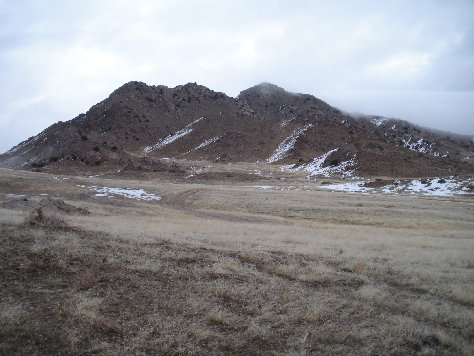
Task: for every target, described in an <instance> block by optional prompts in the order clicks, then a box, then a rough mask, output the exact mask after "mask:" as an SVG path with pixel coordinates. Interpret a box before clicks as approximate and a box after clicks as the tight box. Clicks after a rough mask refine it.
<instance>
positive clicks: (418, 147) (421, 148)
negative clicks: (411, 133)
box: [402, 137, 447, 157]
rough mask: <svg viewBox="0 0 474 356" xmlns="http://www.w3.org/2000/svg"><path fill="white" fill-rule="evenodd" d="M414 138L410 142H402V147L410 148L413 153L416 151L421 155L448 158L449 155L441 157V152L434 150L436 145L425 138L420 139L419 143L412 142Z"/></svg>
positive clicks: (404, 140)
mask: <svg viewBox="0 0 474 356" xmlns="http://www.w3.org/2000/svg"><path fill="white" fill-rule="evenodd" d="M411 140H412V138H411V137H410V138H409V139H408V140H406V139H403V140H402V146H403V147H406V148H408V149H409V150H411V151H416V152H420V153H425V154H429V155H432V156H436V157H439V156H441V157H446V156H447V154H444V155H441V154H440V153H439V152H436V150H435V149H434V148H433V145H434V143H429V142H428V141H426V140H425V139H424V138H420V139H419V140H418V141H414V142H411Z"/></svg>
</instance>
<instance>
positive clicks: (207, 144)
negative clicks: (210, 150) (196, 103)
mask: <svg viewBox="0 0 474 356" xmlns="http://www.w3.org/2000/svg"><path fill="white" fill-rule="evenodd" d="M221 137H222V136H216V137H213V138H210V139H209V140H206V141H204V142H203V143H201V144H200V145H199V146H197V147H195V148H193V149H192V150H191V151H197V150H200V149H201V148H203V147H206V146H209V145H210V144H211V143H214V142H216V141H217V140H219V139H220V138H221ZM191 151H190V152H191Z"/></svg>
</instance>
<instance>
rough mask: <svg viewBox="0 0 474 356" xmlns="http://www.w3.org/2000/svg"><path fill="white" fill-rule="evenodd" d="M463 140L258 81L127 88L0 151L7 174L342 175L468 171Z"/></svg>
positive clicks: (468, 145)
mask: <svg viewBox="0 0 474 356" xmlns="http://www.w3.org/2000/svg"><path fill="white" fill-rule="evenodd" d="M473 151H474V144H473V142H472V141H471V138H470V137H468V136H460V135H453V134H447V133H445V134H444V133H443V134H439V133H438V134H435V133H433V132H431V131H429V130H427V129H423V128H420V127H417V126H415V125H412V124H410V123H408V122H406V121H401V120H396V119H387V118H383V117H374V116H366V117H359V118H355V117H353V116H351V115H348V114H346V113H343V112H341V111H340V110H338V109H336V108H334V107H332V106H330V105H328V104H327V103H325V102H323V101H322V100H319V99H317V98H315V97H314V96H311V95H306V94H294V93H289V92H287V91H285V90H284V89H282V88H280V87H278V86H276V85H273V84H270V83H261V84H258V85H256V86H254V87H252V88H249V89H246V90H244V91H242V92H241V93H240V94H239V95H238V96H237V97H236V98H232V97H229V96H227V95H226V94H224V93H220V92H214V91H212V90H210V89H208V88H206V87H205V86H201V85H198V84H196V83H188V84H186V85H180V86H177V87H175V88H168V87H166V86H149V85H146V84H145V83H141V82H130V83H127V84H125V85H123V86H121V87H120V88H118V89H117V90H115V91H114V92H113V93H112V94H111V95H110V96H109V97H108V98H107V99H105V100H103V101H101V102H100V103H98V104H96V105H94V106H92V107H91V108H90V109H89V110H88V111H87V112H86V113H85V114H81V115H79V116H77V117H76V118H74V119H72V120H70V121H67V122H59V123H56V124H54V125H52V126H50V127H49V128H47V129H46V130H44V131H43V132H41V133H40V134H38V135H37V136H35V137H31V138H29V139H28V140H26V141H24V142H22V143H20V144H19V145H17V146H15V147H13V148H12V149H11V150H9V151H8V152H6V153H4V154H2V155H0V165H1V166H2V167H9V168H21V169H37V170H38V169H39V170H45V171H51V172H54V171H65V170H66V171H67V170H69V169H70V170H74V171H77V172H91V171H101V172H102V171H116V170H117V169H123V168H124V167H126V166H129V165H130V164H134V162H140V161H143V160H144V159H145V160H147V161H149V162H158V161H159V159H161V158H165V157H167V158H169V157H172V158H176V159H194V160H208V161H217V162H233V161H244V162H256V161H260V162H263V161H266V162H267V163H269V164H284V165H291V167H293V169H298V168H301V167H304V168H306V169H310V168H311V167H314V168H315V170H316V171H318V170H319V171H324V172H330V173H331V174H335V175H342V176H344V175H346V174H347V172H351V173H352V174H357V175H365V176H390V177H428V176H442V175H444V176H446V175H449V176H451V175H472V173H473V171H474V170H473V161H472V156H474V153H473Z"/></svg>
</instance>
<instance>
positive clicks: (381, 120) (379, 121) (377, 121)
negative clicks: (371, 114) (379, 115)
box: [370, 119, 387, 126]
mask: <svg viewBox="0 0 474 356" xmlns="http://www.w3.org/2000/svg"><path fill="white" fill-rule="evenodd" d="M370 122H371V123H373V124H374V125H375V126H380V125H382V124H383V123H385V122H387V119H372V120H371V121H370Z"/></svg>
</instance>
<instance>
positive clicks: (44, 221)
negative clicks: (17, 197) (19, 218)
mask: <svg viewBox="0 0 474 356" xmlns="http://www.w3.org/2000/svg"><path fill="white" fill-rule="evenodd" d="M25 223H26V224H27V225H30V226H33V227H40V228H44V229H50V230H73V228H72V227H70V226H69V225H68V224H67V223H66V222H65V221H64V220H63V219H61V218H60V217H58V216H56V215H52V214H51V215H45V214H44V212H43V208H42V207H39V208H36V209H34V210H33V211H32V212H31V214H30V215H29V216H28V218H27V219H26V221H25Z"/></svg>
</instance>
